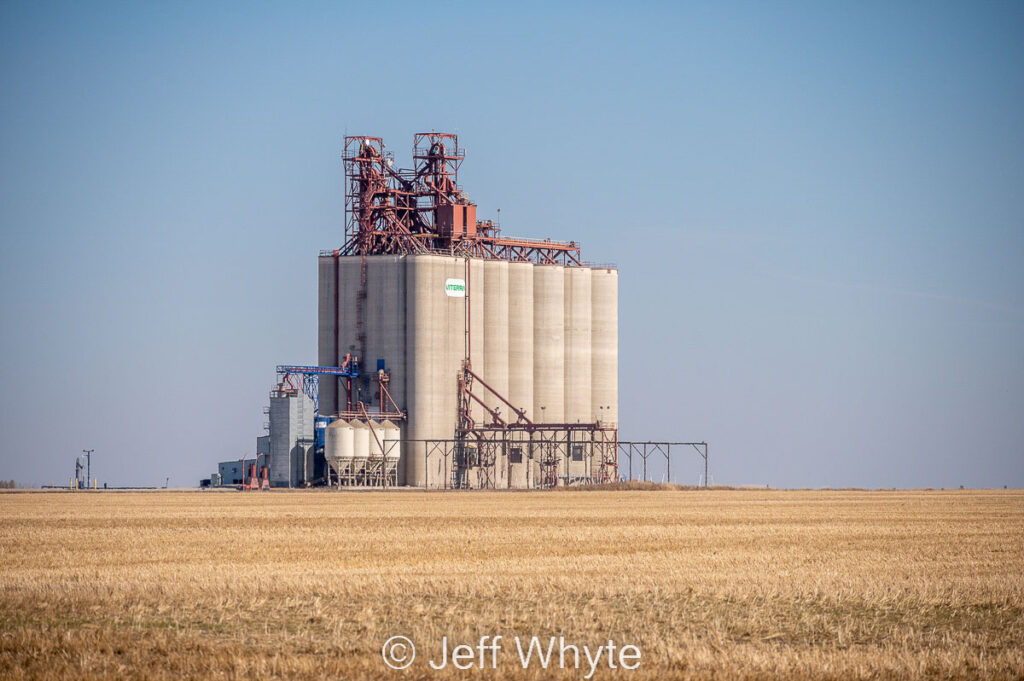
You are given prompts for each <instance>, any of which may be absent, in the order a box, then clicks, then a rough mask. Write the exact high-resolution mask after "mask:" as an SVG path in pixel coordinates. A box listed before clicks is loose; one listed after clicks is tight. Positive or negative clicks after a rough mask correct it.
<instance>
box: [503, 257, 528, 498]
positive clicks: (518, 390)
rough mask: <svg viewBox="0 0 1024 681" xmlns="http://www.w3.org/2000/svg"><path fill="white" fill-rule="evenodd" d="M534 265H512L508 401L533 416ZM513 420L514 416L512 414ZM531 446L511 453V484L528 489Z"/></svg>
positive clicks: (509, 273)
mask: <svg viewBox="0 0 1024 681" xmlns="http://www.w3.org/2000/svg"><path fill="white" fill-rule="evenodd" d="M533 268H534V265H533V263H529V262H510V263H509V264H508V396H507V397H508V401H509V402H511V403H512V404H513V405H515V406H516V407H518V408H519V409H522V410H523V411H524V412H525V413H526V416H527V418H529V419H532V418H533V417H534V414H533V385H534V384H533V364H534V353H533V309H534V304H533ZM509 416H510V417H511V414H510V415H509ZM529 463H530V461H529V447H528V446H527V445H526V444H515V445H513V446H512V451H511V452H510V462H509V471H510V476H509V484H510V486H512V487H519V488H522V487H526V485H527V482H528V476H527V468H528V466H529Z"/></svg>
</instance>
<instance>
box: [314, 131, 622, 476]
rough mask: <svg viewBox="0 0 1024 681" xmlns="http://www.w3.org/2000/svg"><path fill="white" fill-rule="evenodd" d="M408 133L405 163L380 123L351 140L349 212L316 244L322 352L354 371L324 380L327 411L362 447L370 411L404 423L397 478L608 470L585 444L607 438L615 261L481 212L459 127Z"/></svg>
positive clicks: (614, 352)
mask: <svg viewBox="0 0 1024 681" xmlns="http://www.w3.org/2000/svg"><path fill="white" fill-rule="evenodd" d="M416 137H417V139H416V145H415V149H416V152H415V158H416V160H417V168H416V169H415V171H395V170H393V164H392V161H391V157H390V156H389V154H388V153H387V152H386V150H385V149H384V147H383V143H382V142H380V140H379V139H378V138H362V137H352V138H347V139H346V151H345V161H346V177H347V180H348V183H349V184H348V188H349V190H348V192H347V201H346V207H347V212H348V214H349V224H348V227H347V229H346V243H345V245H344V246H343V247H342V248H340V249H338V250H337V251H330V252H325V253H322V254H321V256H320V261H319V277H318V280H319V297H320V299H319V305H318V316H319V320H318V321H319V329H318V346H319V347H318V362H319V364H320V366H321V367H341V366H343V365H344V366H351V367H358V371H357V372H355V373H357V375H356V376H355V377H349V376H346V377H337V378H335V377H333V376H332V377H326V376H325V377H323V378H322V379H321V381H320V383H319V399H320V411H321V413H322V414H330V415H336V416H337V417H339V418H342V419H345V420H346V421H347V422H348V423H351V424H352V425H351V427H352V428H353V429H354V430H353V431H352V437H353V445H352V447H353V451H354V454H353V456H354V458H355V459H357V460H365V459H366V458H367V457H370V454H371V447H370V445H369V442H367V441H366V438H367V437H368V436H369V431H368V429H367V428H366V425H365V422H366V420H367V415H368V417H369V418H372V419H375V420H376V421H378V422H380V423H381V424H382V425H381V427H378V430H379V431H380V432H385V431H386V432H387V433H388V437H389V438H396V437H400V442H401V444H400V448H399V449H400V451H401V457H400V460H399V461H398V462H397V476H396V477H397V481H398V483H399V484H408V485H414V486H427V487H446V486H449V485H453V484H455V485H470V486H484V487H499V488H500V487H526V486H536V485H540V484H545V485H553V484H575V483H576V482H583V481H604V480H607V479H609V478H612V479H613V478H614V471H612V472H611V473H609V472H608V471H607V470H604V469H605V468H606V467H607V466H608V465H609V464H608V463H607V462H603V463H595V461H594V458H593V454H592V449H591V445H590V443H591V442H593V441H594V440H595V438H599V439H602V440H604V441H614V439H615V438H617V434H616V432H615V427H616V426H617V423H616V421H617V413H618V394H617V390H618V383H617V376H616V374H617V370H618V366H617V360H618V357H617V356H618V343H617V334H618V311H617V309H616V306H617V304H618V292H617V285H618V279H617V271H616V270H615V269H614V268H613V267H610V266H602V267H600V268H597V269H594V268H591V267H589V266H587V264H586V263H585V262H583V261H582V260H581V259H580V257H579V246H578V245H577V244H575V243H574V242H568V243H566V242H557V241H550V240H544V241H531V240H525V239H512V238H507V237H504V236H502V235H501V234H500V230H499V228H498V226H497V225H495V224H494V223H491V222H487V221H478V220H476V206H475V205H473V204H472V203H470V202H469V201H468V200H467V199H466V197H465V195H464V194H463V193H462V191H461V189H459V188H458V185H457V183H456V182H455V179H456V171H457V167H458V165H459V164H460V163H461V159H462V152H461V149H460V148H459V147H458V142H457V139H456V138H455V137H454V136H453V135H447V134H444V133H423V134H422V135H417V136H416ZM396 177H397V178H408V179H401V181H399V180H398V179H395V178H396ZM403 182H404V183H405V184H402V183H403ZM397 185H400V186H397ZM396 186H397V188H396ZM371 190H372V191H371ZM410 194H415V195H416V196H417V197H419V198H418V199H417V202H416V203H415V204H410V203H409V199H408V196H409V195H410ZM389 206H390V208H389ZM401 206H415V207H413V208H402V209H399V208H396V207H401ZM485 384H486V387H485ZM360 410H363V411H360ZM599 419H600V421H601V423H598V420H599ZM385 423H387V424H389V425H391V426H394V430H392V429H391V428H387V429H385V428H384V427H383V426H384V424H385ZM396 433H400V435H398V434H396ZM336 435H341V433H340V432H339V433H337V434H336ZM328 436H329V438H330V439H331V442H332V443H333V442H334V437H333V436H332V435H331V432H330V429H329V430H328ZM609 438H610V439H609ZM577 446H578V447H579V448H578V449H574V447H577ZM332 451H337V450H332ZM374 452H376V450H374ZM376 453H377V454H378V455H379V454H380V452H376ZM370 458H373V457H370ZM332 459H340V452H339V454H335V455H334V456H333V457H332ZM339 463H340V461H339ZM332 465H333V464H332ZM599 467H600V468H601V471H600V479H598V478H599V476H598V468H599Z"/></svg>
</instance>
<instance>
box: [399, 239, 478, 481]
mask: <svg viewBox="0 0 1024 681" xmlns="http://www.w3.org/2000/svg"><path fill="white" fill-rule="evenodd" d="M467 271H468V272H469V273H470V274H472V271H471V270H469V268H468V267H467V265H466V260H465V259H464V258H455V257H450V256H437V255H414V256H407V260H406V301H407V309H406V315H407V316H406V352H407V353H408V354H407V355H406V366H407V368H408V370H409V378H408V383H407V384H406V397H407V399H406V409H407V410H408V412H409V430H408V433H409V435H408V439H409V440H416V441H417V442H412V443H410V446H408V447H406V452H405V456H406V457H407V460H406V476H407V478H406V479H407V481H408V484H410V485H415V486H425V485H426V486H439V485H441V484H443V482H444V479H443V478H444V475H445V473H444V471H443V470H442V469H441V468H439V464H438V463H437V461H438V458H439V455H438V454H436V453H434V454H432V458H431V460H430V461H429V464H430V467H429V469H430V471H431V474H430V475H428V465H427V464H428V461H427V459H426V454H427V453H428V448H427V447H426V445H424V443H423V442H419V441H422V440H451V439H452V438H454V436H455V427H456V417H457V413H458V404H457V395H456V393H457V389H458V372H459V371H460V369H461V365H462V361H463V358H464V357H465V356H466V355H465V352H466V337H465V332H466V291H465V287H466V275H467ZM460 287H461V288H460ZM481 307H482V306H481Z"/></svg>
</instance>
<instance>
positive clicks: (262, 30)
mask: <svg viewBox="0 0 1024 681" xmlns="http://www.w3.org/2000/svg"><path fill="white" fill-rule="evenodd" d="M0 55H2V56H0V84H2V97H0V173H2V179H0V228H2V232H3V246H2V248H0V286H2V294H0V384H2V386H3V392H2V394H0V478H15V479H17V480H18V481H20V482H22V483H33V484H41V483H49V482H50V481H51V480H53V481H56V482H58V483H59V482H61V481H65V482H66V480H67V478H68V476H69V475H70V474H71V473H72V472H73V463H74V457H75V456H76V455H77V454H78V453H79V452H80V450H81V449H82V448H86V447H89V448H95V449H96V455H95V465H94V472H95V473H96V474H97V475H98V476H99V478H100V480H101V481H107V482H110V483H111V484H156V483H159V484H162V483H163V481H164V478H165V477H167V476H170V478H171V484H172V485H193V484H196V483H197V481H198V479H199V478H200V477H204V476H207V475H208V474H209V472H210V471H212V470H214V467H215V464H216V462H217V461H218V460H224V459H228V458H235V457H238V456H239V455H241V454H242V453H243V452H252V451H253V449H254V441H255V437H256V436H257V435H258V434H260V433H261V432H262V429H263V423H264V420H265V417H264V415H263V414H262V407H263V406H264V405H265V404H266V401H267V392H268V390H269V389H270V387H271V385H272V383H273V381H274V366H275V365H276V364H278V363H283V362H308V363H314V362H315V359H316V254H317V252H318V250H320V249H323V248H331V247H335V246H337V245H339V244H340V243H341V240H342V228H343V221H344V196H343V184H342V180H343V169H342V166H341V163H340V161H339V151H340V148H341V144H342V137H343V136H344V134H345V133H346V131H347V132H348V133H350V134H373V135H380V136H383V137H384V138H385V139H386V141H387V142H388V143H389V145H390V147H391V148H392V149H393V150H394V151H395V152H396V154H397V155H398V157H399V161H400V162H402V163H403V164H406V163H408V161H409V155H410V147H411V144H412V135H413V133H414V132H417V131H421V130H427V129H438V130H454V131H456V132H458V133H459V134H460V136H461V140H462V142H463V143H464V145H465V146H466V147H467V149H468V152H469V156H468V159H467V161H466V163H465V164H464V166H463V173H462V175H461V181H462V184H463V185H464V187H465V188H466V190H467V191H468V192H469V194H470V196H472V197H473V198H474V199H475V200H476V201H477V202H478V203H479V205H480V212H481V215H482V216H483V217H487V216H493V215H495V212H494V211H495V209H496V208H501V218H502V223H503V226H504V228H505V231H506V233H509V234H517V235H524V236H533V237H545V236H550V237H552V238H559V239H576V240H578V241H580V242H582V244H583V246H584V255H585V257H587V258H588V259H590V260H593V261H612V262H616V263H618V264H619V266H620V268H621V274H620V277H621V278H620V287H621V290H620V305H621V309H620V402H621V404H620V408H621V421H622V423H621V428H622V435H623V437H625V438H643V439H648V438H650V439H661V438H666V439H698V440H702V439H706V440H708V441H709V442H710V443H711V447H712V449H711V454H712V476H713V480H714V481H715V482H721V483H730V484H745V483H749V484H770V485H772V486H824V485H828V486H870V487H889V486H935V487H940V486H945V487H950V486H956V485H961V484H963V485H967V486H1000V487H1001V486H1002V485H1004V484H1005V485H1010V486H1018V487H1019V486H1024V444H1022V443H1024V4H1022V3H1021V2H962V3H942V2H919V3H918V2H914V3H899V2H829V3H820V2H807V3H797V4H794V3H759V2H751V3H722V2H708V3H648V4H643V3H640V4H633V3H621V4H620V3H616V4H608V3H601V2H596V3H595V2H587V3H574V4H559V5H557V6H553V5H550V4H548V3H506V4H504V5H502V6H494V5H487V6H482V5H475V4H474V5H470V4H465V5H463V4H451V3H422V2H419V3H413V4H409V5H402V4H400V3H358V4H351V5H347V6H346V5H343V4H342V3H312V4H311V3H266V4H261V3H238V4H232V3H207V2H189V3H129V2H125V3H110V4H107V3H73V2H69V3H66V4H55V3H48V2H5V3H3V5H2V6H0ZM690 464H692V466H690ZM677 472H678V476H679V479H680V481H683V482H696V481H697V475H698V466H697V464H696V461H695V460H694V461H690V462H689V463H688V464H686V465H683V464H680V465H679V466H678V467H677Z"/></svg>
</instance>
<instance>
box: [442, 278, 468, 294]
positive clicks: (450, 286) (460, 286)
mask: <svg viewBox="0 0 1024 681" xmlns="http://www.w3.org/2000/svg"><path fill="white" fill-rule="evenodd" d="M444 294H445V295H446V296H449V297H452V298H465V297H466V282H465V281H463V280H462V279H447V280H445V282H444Z"/></svg>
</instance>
